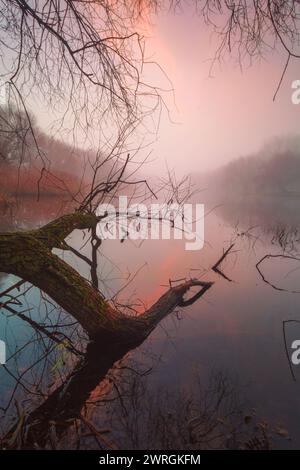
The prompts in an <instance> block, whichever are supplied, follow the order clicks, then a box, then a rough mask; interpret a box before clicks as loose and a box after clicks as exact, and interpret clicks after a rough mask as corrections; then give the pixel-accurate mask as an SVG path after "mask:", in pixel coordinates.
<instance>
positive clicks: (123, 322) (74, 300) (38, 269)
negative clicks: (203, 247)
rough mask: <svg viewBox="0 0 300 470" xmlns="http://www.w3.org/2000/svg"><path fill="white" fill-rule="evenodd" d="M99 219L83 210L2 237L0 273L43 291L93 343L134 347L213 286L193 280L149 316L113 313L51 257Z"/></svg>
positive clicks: (174, 289)
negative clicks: (192, 296) (193, 295)
mask: <svg viewBox="0 0 300 470" xmlns="http://www.w3.org/2000/svg"><path fill="white" fill-rule="evenodd" d="M98 221H99V218H97V217H96V216H95V215H93V214H84V213H81V212H79V211H77V212H74V213H73V214H67V215H64V216H62V217H60V218H58V219H56V220H54V221H53V222H50V223H49V224H47V225H45V226H44V227H42V228H40V229H37V230H31V231H27V232H10V233H0V270H1V271H2V272H5V273H7V274H15V275H16V276H19V277H20V278H22V279H23V280H25V281H28V282H30V283H31V284H33V285H34V286H36V287H38V288H40V289H41V290H42V291H43V292H44V293H46V294H47V295H49V297H51V298H52V299H53V300H54V301H55V302H56V303H57V304H58V305H60V306H61V307H62V308H64V309H65V310H66V311H67V312H68V313H70V314H71V315H72V316H73V317H74V318H75V319H76V320H77V321H78V322H79V323H80V324H81V326H82V327H83V328H84V330H85V331H86V332H87V333H88V335H89V337H90V338H91V339H98V340H103V339H104V338H105V340H107V339H108V338H111V339H117V340H118V341H124V342H126V343H133V344H135V343H136V342H137V341H139V340H144V339H145V338H146V337H147V336H148V335H149V334H150V333H151V331H152V330H153V329H154V328H155V326H156V325H157V324H158V323H159V321H161V320H162V318H164V317H165V316H166V315H168V314H169V313H170V312H171V311H172V310H174V308H176V307H177V306H185V305H186V304H185V301H184V300H183V298H184V295H185V293H186V292H187V291H188V290H189V289H190V288H191V287H193V286H199V287H200V288H201V290H200V292H199V293H198V294H197V298H199V297H200V296H201V295H203V294H204V292H206V291H207V290H208V289H209V288H210V287H211V285H212V283H211V282H204V281H199V280H196V279H191V280H188V281H186V282H184V283H182V284H180V285H178V286H175V287H171V288H170V289H169V290H168V291H167V292H166V293H165V294H164V295H163V296H162V297H161V298H160V299H159V300H158V301H157V302H156V303H155V304H154V305H153V306H152V307H150V308H149V309H148V310H147V311H146V312H145V313H144V314H142V315H140V316H136V317H132V316H127V315H124V314H122V313H120V312H119V311H118V310H116V309H115V308H113V307H112V306H111V305H110V303H109V302H108V301H107V300H105V298H104V297H103V295H102V294H101V293H100V292H99V291H98V290H97V289H96V288H95V287H93V286H92V285H91V284H90V283H89V282H88V281H87V280H86V279H84V278H83V277H82V276H81V275H80V274H79V273H78V272H77V271H76V270H75V269H73V268H72V267H71V266H70V265H68V264H67V263H66V262H65V261H63V260H62V259H61V258H59V257H58V256H57V255H55V254H54V253H52V249H53V248H63V249H64V248H65V245H64V239H65V238H66V237H67V236H68V235H69V234H70V233H71V232H72V231H73V230H75V229H93V228H95V226H96V224H97V223H98Z"/></svg>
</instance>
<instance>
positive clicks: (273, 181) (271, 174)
mask: <svg viewBox="0 0 300 470" xmlns="http://www.w3.org/2000/svg"><path fill="white" fill-rule="evenodd" d="M198 183H200V186H202V187H206V188H208V191H210V190H211V191H212V192H215V193H220V192H221V193H224V194H226V195H228V196H231V195H233V196H234V195H245V196H246V195H274V194H278V195H293V196H300V136H290V137H285V138H276V139H273V140H272V141H271V142H269V143H268V144H266V145H265V146H264V147H263V148H262V149H261V150H260V151H259V152H258V153H256V154H254V155H249V156H244V157H241V158H238V159H236V160H233V161H232V162H230V163H228V164H226V165H224V166H222V167H221V168H219V169H217V170H215V171H213V172H211V173H209V174H206V175H201V176H199V179H198Z"/></svg>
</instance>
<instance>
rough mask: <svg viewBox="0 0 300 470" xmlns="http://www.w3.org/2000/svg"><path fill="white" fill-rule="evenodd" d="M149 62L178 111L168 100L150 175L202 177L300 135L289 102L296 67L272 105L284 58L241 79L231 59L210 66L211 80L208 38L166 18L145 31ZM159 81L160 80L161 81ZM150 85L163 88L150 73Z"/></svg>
mask: <svg viewBox="0 0 300 470" xmlns="http://www.w3.org/2000/svg"><path fill="white" fill-rule="evenodd" d="M144 29H145V35H147V36H149V38H148V40H147V48H146V51H147V55H148V57H149V59H150V60H155V61H157V62H158V63H159V64H160V65H161V66H162V67H163V69H164V71H165V72H166V73H167V74H168V76H169V78H170V79H171V80H172V83H173V87H174V90H175V96H176V105H177V109H176V107H175V106H174V104H173V102H172V99H171V94H169V95H168V94H165V98H166V100H167V101H168V105H169V109H170V111H171V116H172V119H173V120H174V121H176V122H178V123H179V124H172V123H171V122H169V120H168V117H167V113H164V114H163V116H162V120H161V125H160V130H159V134H158V139H157V142H156V143H155V145H154V152H153V154H152V157H154V158H155V159H156V161H155V162H154V163H153V164H152V168H153V169H157V170H160V169H161V168H162V166H165V164H166V162H167V163H168V165H169V166H170V167H171V168H175V169H176V170H178V171H179V172H180V173H181V172H187V171H189V170H197V171H205V170H207V169H211V168H215V167H217V166H219V165H221V164H223V163H225V162H227V161H229V160H231V159H232V158H236V157H239V156H241V155H245V154H248V153H252V152H255V151H257V150H258V149H259V148H260V147H261V146H262V145H263V144H264V142H266V141H267V140H269V139H271V138H272V137H274V136H277V135H280V136H281V135H287V134H294V133H298V132H299V130H300V105H299V106H296V105H293V104H292V102H291V83H292V81H293V80H295V79H300V62H299V63H297V61H294V62H291V65H290V67H289V69H288V72H287V74H286V76H285V79H284V82H283V84H282V87H281V90H280V92H279V94H278V96H277V98H276V101H275V102H273V94H274V92H275V90H276V87H277V84H278V81H279V79H280V76H281V73H282V70H283V67H284V64H285V57H284V55H283V54H280V53H277V54H276V53H273V55H271V54H270V55H269V56H268V57H267V61H261V63H255V64H254V65H252V66H251V67H250V68H249V67H248V68H245V69H244V70H243V71H242V72H241V70H240V67H239V66H238V64H236V62H235V61H234V59H231V60H230V59H229V58H228V60H227V63H224V64H222V66H219V65H218V64H216V65H215V68H214V74H213V75H214V76H213V78H210V77H209V70H210V62H209V61H208V59H210V58H211V57H213V55H214V51H215V47H216V42H215V38H214V39H213V41H214V43H212V40H211V31H210V30H209V29H208V27H206V26H205V25H203V24H202V23H201V21H200V20H199V18H197V17H195V16H194V15H192V14H190V13H189V12H186V13H181V14H177V15H174V14H167V15H164V16H161V17H160V18H156V19H155V24H153V25H152V26H150V25H145V28H144ZM158 77H160V78H158ZM147 78H150V79H152V80H154V81H155V83H156V84H159V85H162V86H164V87H168V83H167V81H166V80H165V79H164V78H163V75H162V74H161V73H159V72H158V71H154V68H153V67H150V66H149V67H148V75H147Z"/></svg>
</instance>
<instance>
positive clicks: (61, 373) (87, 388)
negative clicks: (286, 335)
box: [0, 198, 300, 448]
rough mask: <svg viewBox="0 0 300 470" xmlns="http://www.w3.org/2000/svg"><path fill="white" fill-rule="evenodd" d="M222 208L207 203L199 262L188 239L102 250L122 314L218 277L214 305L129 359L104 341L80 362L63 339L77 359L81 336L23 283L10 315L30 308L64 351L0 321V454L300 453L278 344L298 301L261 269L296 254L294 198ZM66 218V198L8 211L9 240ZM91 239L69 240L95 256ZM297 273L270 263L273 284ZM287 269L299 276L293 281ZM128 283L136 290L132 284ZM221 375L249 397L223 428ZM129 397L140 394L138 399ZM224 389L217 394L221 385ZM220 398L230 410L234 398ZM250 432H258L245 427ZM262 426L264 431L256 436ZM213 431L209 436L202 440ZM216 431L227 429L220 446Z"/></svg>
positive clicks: (169, 324) (178, 315) (8, 280)
mask: <svg viewBox="0 0 300 470" xmlns="http://www.w3.org/2000/svg"><path fill="white" fill-rule="evenodd" d="M201 202H202V201H201ZM219 202H220V201H219ZM219 202H218V201H216V202H215V201H210V202H209V203H208V205H207V207H208V212H209V207H210V206H211V207H215V206H218V207H217V208H216V209H215V210H214V211H212V212H211V213H210V215H208V216H207V217H206V233H205V241H206V243H205V247H204V249H203V250H202V251H201V252H199V253H198V252H197V253H195V252H187V251H185V250H184V246H183V243H182V241H180V240H174V241H160V242H156V241H146V242H144V243H143V244H142V245H141V246H139V248H137V247H136V246H135V244H134V243H132V242H129V241H128V242H126V243H124V244H120V243H119V242H114V241H110V242H109V243H104V244H103V246H101V256H100V260H99V263H98V270H97V272H98V277H99V283H100V290H102V291H103V292H105V294H106V296H107V297H108V298H111V299H112V300H113V301H114V302H116V303H118V304H122V305H127V304H132V300H133V299H135V302H136V303H138V305H137V309H143V308H146V307H147V306H148V305H150V304H151V303H152V301H153V300H154V299H155V298H157V297H158V296H159V295H160V294H161V293H162V292H163V291H164V290H165V289H166V286H167V285H168V283H169V280H170V279H178V278H184V277H187V276H189V275H192V276H193V277H196V276H198V277H201V278H202V277H203V278H204V279H208V280H215V281H216V283H215V286H214V287H213V289H212V290H211V292H209V294H208V295H207V297H206V298H203V299H202V300H201V301H200V302H198V303H196V304H194V305H192V306H190V307H188V308H187V309H185V310H184V311H183V312H175V314H174V315H172V316H171V317H169V318H167V319H166V320H164V322H163V324H162V325H161V326H160V327H159V328H158V329H157V330H156V331H155V332H154V333H153V334H152V335H151V337H150V338H149V340H147V342H146V344H144V345H143V346H142V347H141V348H139V349H137V350H134V351H132V352H130V355H129V357H126V358H125V359H122V358H123V357H124V355H126V354H127V353H128V351H127V350H126V349H125V350H124V349H123V348H121V349H120V350H118V349H115V350H114V351H111V350H110V348H109V347H107V346H106V345H102V347H101V348H100V349H99V347H95V345H93V344H89V346H88V347H87V352H86V355H85V356H84V357H81V356H80V355H79V356H78V355H76V354H73V353H72V352H71V351H69V350H67V348H66V347H65V346H66V345H64V344H63V338H64V336H63V335H65V336H67V337H68V338H71V340H72V345H73V346H74V347H76V349H78V350H79V352H83V351H84V350H85V348H86V346H87V343H86V338H85V337H84V335H83V332H82V331H81V329H80V328H78V325H73V324H72V319H71V320H70V317H69V316H68V315H66V314H65V313H64V312H62V311H61V310H60V309H57V308H56V306H54V305H51V302H49V299H46V298H44V296H43V295H41V294H40V293H39V292H37V290H36V289H34V288H31V289H30V291H28V292H27V290H26V289H27V288H29V286H23V289H24V290H23V291H22V293H24V292H25V291H26V295H25V296H23V298H22V299H21V305H20V306H15V307H14V308H16V310H17V311H18V312H20V311H22V309H25V308H27V309H28V308H29V309H30V310H29V311H28V312H27V314H28V315H29V316H30V318H32V319H33V320H37V319H39V321H40V322H41V323H42V324H44V325H47V326H49V324H50V325H51V326H52V330H51V331H54V332H55V334H56V335H57V339H58V340H59V342H58V343H54V344H53V341H51V339H50V338H46V337H45V335H43V333H42V332H40V335H39V334H38V333H36V332H34V333H33V332H32V331H31V330H30V325H27V324H25V323H24V322H22V321H21V320H20V319H18V317H17V316H16V315H11V316H10V318H8V319H7V315H6V312H3V313H4V314H3V316H2V319H1V326H2V330H1V334H2V335H4V336H6V339H7V341H8V342H9V345H10V352H11V360H10V361H9V362H8V363H7V366H6V369H3V368H1V371H0V374H1V375H0V377H1V389H2V392H3V393H2V399H1V405H2V409H3V413H2V414H3V416H4V417H5V420H4V421H3V423H4V424H3V434H4V435H6V438H5V442H4V443H3V445H5V446H10V447H18V446H20V445H22V446H27V447H44V446H45V445H47V446H48V447H50V448H54V447H61V448H68V447H76V446H77V447H88V448H94V447H95V448H97V447H103V448H110V447H118V448H172V442H173V443H174V442H176V446H177V448H193V446H194V448H201V446H202V448H204V447H210V446H211V447H226V448H238V447H239V446H242V447H243V446H250V448H260V447H263V448H266V447H268V446H270V445H273V446H275V447H295V448H297V447H299V442H300V433H299V429H298V422H299V418H300V401H299V382H298V381H297V382H294V381H293V379H292V377H291V374H290V370H289V366H288V362H287V358H286V355H285V350H284V342H283V336H282V321H283V320H288V319H297V318H298V319H299V313H298V312H299V306H300V305H299V296H298V295H296V294H291V293H289V292H284V291H283V292H279V291H275V290H274V289H272V287H271V286H270V285H267V284H266V283H264V282H262V280H261V279H260V277H259V273H258V272H257V270H256V267H255V266H256V263H257V262H258V261H259V259H261V257H262V256H264V255H265V254H267V253H282V252H283V250H284V252H286V251H288V252H289V253H293V254H296V253H297V250H298V249H299V246H298V241H299V240H298V230H299V228H300V215H299V214H298V202H297V201H295V200H291V199H290V198H289V199H288V200H287V199H284V200H276V201H274V200H272V201H269V202H268V201H264V202H263V203H262V202H261V201H257V200H252V201H251V202H250V201H249V200H248V201H239V203H238V204H237V203H232V201H231V202H228V201H227V202H224V201H221V202H222V205H221V206H220V205H219ZM37 208H39V209H37ZM61 210H62V207H61V201H56V202H55V201H54V200H51V201H43V202H42V205H39V203H37V202H33V201H31V203H30V204H29V201H26V202H25V204H24V206H20V207H19V208H18V211H19V212H14V213H9V215H8V214H7V213H5V214H3V215H2V218H1V230H12V229H15V228H16V227H17V226H19V227H21V228H27V227H33V226H36V225H39V224H42V223H44V222H46V221H47V220H50V219H52V218H54V217H56V215H57V214H58V213H59V212H60V211H61ZM283 234H284V235H283ZM86 240H87V236H86V235H85V237H83V234H82V232H76V233H74V234H73V235H72V236H71V237H70V238H69V240H68V243H69V244H70V245H71V246H73V247H74V248H75V249H79V250H80V253H82V254H83V255H87V256H89V255H90V254H91V247H90V246H89V245H88V243H86ZM232 243H234V247H233V249H232V251H231V253H230V255H229V256H228V257H226V260H224V263H223V264H222V270H223V271H224V273H226V275H227V276H228V277H229V278H230V279H231V280H232V282H229V281H228V279H226V278H223V277H222V276H220V275H219V274H218V273H217V272H216V273H212V271H211V267H212V266H213V265H214V263H215V262H216V260H217V259H219V257H220V256H221V254H222V252H223V250H226V249H227V248H228V247H229V246H230V245H231V244H232ZM63 256H64V257H65V259H66V260H67V261H68V262H70V263H71V264H72V265H73V266H74V267H76V269H78V270H80V272H81V274H83V275H85V276H86V277H87V278H89V277H90V270H89V266H88V265H87V263H85V262H84V261H83V260H82V259H78V258H77V257H76V255H75V254H74V253H67V254H66V253H65V254H64V255H63ZM296 268H297V266H293V267H291V266H290V265H289V266H286V267H285V268H284V269H283V265H282V263H279V264H278V265H274V264H272V265H271V266H269V267H266V268H265V269H266V271H265V274H266V276H271V275H272V276H273V277H272V279H273V280H274V282H279V283H280V282H283V281H284V282H286V284H284V287H290V286H291V285H293V286H294V285H297V284H298V285H299V270H297V269H296ZM291 270H293V274H289V275H288V276H287V274H288V273H289V272H290V271H291ZM136 273H137V275H136ZM130 279H132V280H133V282H128V281H130ZM1 281H2V286H1V290H3V289H5V288H7V287H8V286H9V285H10V284H12V283H13V282H15V281H16V279H13V278H12V276H6V277H3V278H2V279H1ZM280 285H282V284H280ZM137 299H142V301H139V300H138V301H137ZM2 331H4V333H2ZM59 332H60V334H58V333H59ZM1 339H2V338H1ZM25 345H26V346H25ZM17 350H18V351H19V352H18V354H17V355H14V354H15V353H16V351H17ZM154 357H155V358H160V360H155V361H154V362H155V365H154V366H153V364H151V374H146V376H147V384H146V385H145V377H144V375H143V372H140V370H139V368H140V367H142V370H148V369H147V367H146V366H147V364H148V361H149V358H150V359H153V358H154ZM121 359H122V363H121V364H120V363H119V364H117V365H116V361H120V360H121ZM132 361H138V363H139V367H138V368H137V367H132ZM32 364H33V366H32V367H30V366H31V365H32ZM113 365H114V367H113ZM135 365H136V364H135ZM121 367H123V368H127V369H126V371H127V372H128V370H129V369H133V370H134V371H133V372H132V370H131V374H130V380H129V378H128V376H124V374H123V373H122V374H120V368H121ZM195 369H196V370H197V377H198V378H199V377H200V379H201V383H203V384H204V390H206V392H203V391H202V393H204V394H205V393H206V399H210V400H211V404H210V406H209V407H208V409H207V410H206V412H205V406H204V405H205V399H204V398H203V395H202V394H201V393H200V391H199V388H198V385H199V384H197V380H196V379H195ZM215 369H218V370H222V371H225V372H222V374H221V376H220V375H219V376H218V375H217V377H219V380H221V384H222V383H223V385H224V384H225V383H226V387H227V386H228V384H229V388H230V387H231V388H230V390H231V391H232V392H233V388H234V387H233V386H232V383H231V382H230V380H229V379H228V377H230V376H231V375H232V374H235V375H238V376H239V382H240V383H242V384H243V392H242V395H243V396H245V398H246V401H247V406H245V405H244V406H241V403H240V401H239V399H238V398H240V397H237V396H236V394H237V391H236V390H235V392H234V393H233V395H234V396H235V398H234V399H233V402H234V404H235V405H237V406H236V408H235V411H233V410H231V411H232V420H231V419H230V420H229V422H227V420H226V419H225V422H226V425H224V423H222V419H224V415H225V416H226V413H225V411H224V409H223V408H222V410H221V411H220V410H219V411H220V412H218V413H215V414H214V412H213V407H214V404H215V403H216V397H217V395H215V394H214V391H213V390H214V388H213V386H212V385H211V383H210V380H212V379H211V377H212V370H215ZM16 370H17V371H18V374H16ZM122 371H123V372H124V369H122ZM23 372H24V374H23ZM20 377H21V379H22V380H20ZM30 379H31V380H30ZM227 379H228V380H227ZM222 381H223V382H222ZM16 383H17V385H18V387H17V388H18V391H17V392H16V391H15V387H16ZM216 383H218V382H214V384H215V386H216ZM29 384H30V385H29ZM230 384H231V385H230ZM128 387H129V389H131V391H132V390H133V391H137V393H136V394H135V393H131V394H130V393H129V392H128ZM145 387H146V388H145ZM216 389H217V390H218V391H220V390H221V391H222V387H221V386H220V383H219V388H218V387H216ZM141 390H142V392H141ZM202 390H203V387H202ZM226 390H227V388H226ZM12 393H14V400H13V401H12V400H11V396H12ZM224 393H225V391H224ZM225 396H226V397H228V400H229V401H230V399H231V398H230V395H229V396H227V394H226V393H225ZM233 402H231V404H232V405H233ZM170 404H171V405H170ZM8 405H10V406H8ZM227 406H228V403H227V405H226V406H225V404H224V407H225V408H226V407H227ZM203 407H204V408H203ZM170 408H171V410H172V411H171V412H170ZM253 408H255V411H253V410H252V411H251V412H250V411H249V410H251V409H253ZM125 410H126V411H125ZM173 410H175V413H174V411H173ZM229 410H230V406H229ZM170 413H171V414H170ZM79 414H80V418H78V415H79ZM16 416H17V420H16ZM76 416H77V417H76ZM74 418H75V420H74ZM194 418H195V421H193V419H194ZM245 418H246V419H245ZM78 420H79V421H78ZM219 420H220V421H219ZM257 420H258V422H257ZM217 422H218V424H217ZM250 422H251V423H255V425H253V427H251V426H250V427H249V426H248V425H249V424H250ZM13 423H14V424H13ZM191 423H194V424H195V426H196V428H195V427H193V426H194V425H193V424H192V425H191ZM270 423H273V424H270ZM257 424H260V426H259V429H260V431H259V432H258V433H255V432H254V428H255V426H256V425H257ZM206 426H207V427H209V428H210V427H212V428H213V431H214V432H213V433H211V434H210V433H207V427H206ZM93 427H94V429H93ZM195 429H196V430H195ZM222 429H223V431H224V429H226V433H225V434H226V436H227V438H226V439H225V437H224V433H223V434H222V432H223V431H222ZM238 429H239V430H238ZM286 429H287V430H288V432H286ZM155 430H157V432H156V431H155ZM176 430H177V431H176ZM7 432H8V434H7ZM172 433H175V434H176V435H174V434H172ZM72 436H73V438H72ZM74 436H76V439H75V440H74ZM163 436H165V437H163ZM278 436H279V437H281V440H280V442H279V441H278ZM289 436H292V441H290V440H289ZM201 439H202V440H201ZM178 446H179V447H178ZM251 446H252V447H251Z"/></svg>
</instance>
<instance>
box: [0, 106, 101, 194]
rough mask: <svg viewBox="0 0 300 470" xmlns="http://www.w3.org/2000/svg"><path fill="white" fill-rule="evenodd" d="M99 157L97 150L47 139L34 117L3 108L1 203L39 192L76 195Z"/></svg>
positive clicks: (0, 122)
mask: <svg viewBox="0 0 300 470" xmlns="http://www.w3.org/2000/svg"><path fill="white" fill-rule="evenodd" d="M95 156H96V151H95V150H83V149H81V148H75V147H72V146H71V145H69V144H67V143H64V142H62V141H61V140H59V139H57V138H54V137H51V136H49V135H47V134H46V133H45V132H43V131H42V130H41V129H40V128H39V126H38V125H37V123H36V120H35V118H34V117H33V116H32V115H30V116H28V115H26V113H25V112H23V111H20V110H16V109H12V108H7V107H0V202H1V200H3V199H7V198H10V197H13V196H15V195H16V194H18V195H23V196H26V195H27V196H31V195H36V194H37V191H39V192H40V193H41V195H47V196H53V195H57V194H61V193H62V192H63V193H69V194H75V193H76V192H77V191H78V189H79V187H81V186H82V181H83V179H86V180H87V179H88V178H89V177H90V176H91V171H92V168H91V162H92V161H94V160H95ZM42 170H43V172H42ZM41 172H42V177H41ZM102 176H103V174H102Z"/></svg>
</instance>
